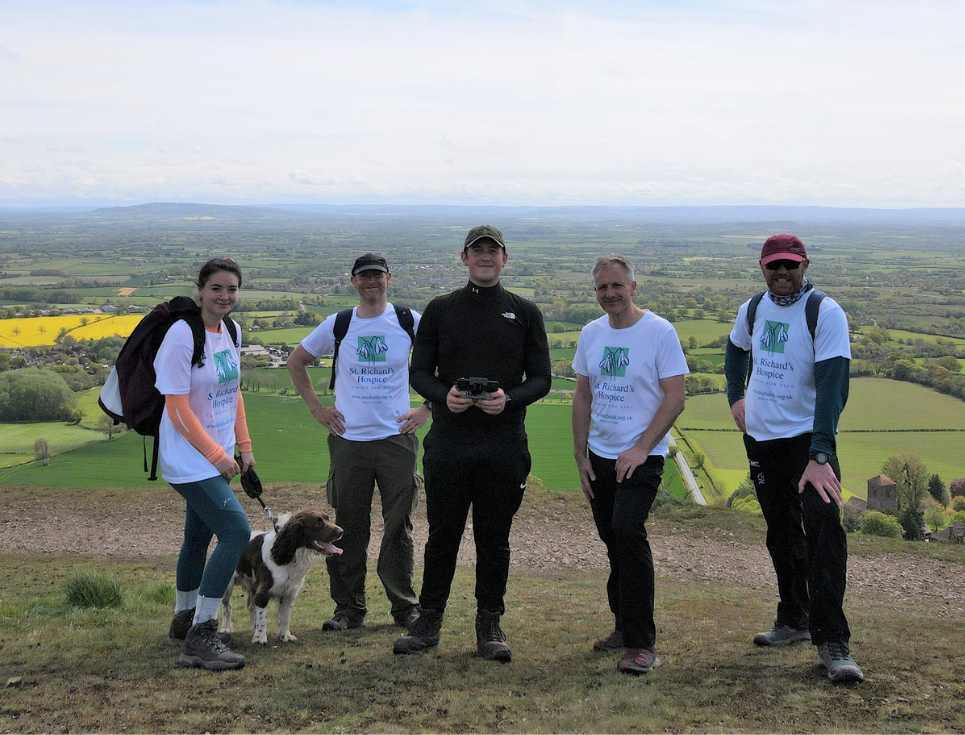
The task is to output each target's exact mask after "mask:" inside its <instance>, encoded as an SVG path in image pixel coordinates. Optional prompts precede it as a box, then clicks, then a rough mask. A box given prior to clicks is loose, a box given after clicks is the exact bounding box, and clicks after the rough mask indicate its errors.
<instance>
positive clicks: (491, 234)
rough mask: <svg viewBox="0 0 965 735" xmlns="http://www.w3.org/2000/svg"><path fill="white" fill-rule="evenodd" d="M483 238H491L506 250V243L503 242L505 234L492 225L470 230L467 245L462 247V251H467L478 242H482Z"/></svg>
mask: <svg viewBox="0 0 965 735" xmlns="http://www.w3.org/2000/svg"><path fill="white" fill-rule="evenodd" d="M483 238H489V239H490V240H492V241H493V242H495V243H496V244H497V245H499V247H501V248H502V249H503V250H505V249H506V241H505V240H503V233H502V232H500V231H499V230H497V229H496V228H495V227H493V226H492V225H479V226H478V227H473V228H472V229H471V230H469V234H468V235H466V243H465V244H464V245H463V246H462V249H463V250H465V249H466V248H468V247H469V246H470V245H472V244H473V243H474V242H476V240H482V239H483Z"/></svg>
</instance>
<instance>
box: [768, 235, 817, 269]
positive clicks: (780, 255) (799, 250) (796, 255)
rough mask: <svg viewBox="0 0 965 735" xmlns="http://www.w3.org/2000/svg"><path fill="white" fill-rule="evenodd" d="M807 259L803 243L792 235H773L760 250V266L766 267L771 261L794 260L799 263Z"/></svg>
mask: <svg viewBox="0 0 965 735" xmlns="http://www.w3.org/2000/svg"><path fill="white" fill-rule="evenodd" d="M807 257H808V254H807V252H806V251H805V250H804V243H803V242H801V241H800V239H798V238H797V237H796V236H794V235H773V236H771V237H769V238H767V240H766V241H765V242H764V247H763V248H761V265H767V264H768V263H770V262H771V261H772V260H795V261H797V262H798V263H800V262H801V261H802V260H804V259H805V258H807Z"/></svg>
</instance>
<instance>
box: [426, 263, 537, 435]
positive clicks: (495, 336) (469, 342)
mask: <svg viewBox="0 0 965 735" xmlns="http://www.w3.org/2000/svg"><path fill="white" fill-rule="evenodd" d="M473 377H478V378H488V379H489V380H498V381H499V387H500V388H502V389H503V390H504V391H505V393H506V394H507V395H508V396H509V398H510V399H511V402H510V404H509V406H508V407H507V408H506V410H505V411H503V412H502V413H500V414H499V415H497V416H490V415H489V414H486V413H484V412H483V411H482V410H481V409H479V408H477V407H475V406H473V407H472V408H470V409H469V410H467V411H465V412H463V413H458V414H454V413H452V412H451V411H450V410H449V408H448V407H447V406H446V395H447V394H448V393H449V389H450V388H451V387H452V386H453V385H455V383H456V381H457V380H458V379H459V378H473ZM409 382H410V384H411V385H412V387H413V388H414V389H415V391H416V392H417V393H419V395H421V396H422V397H423V398H425V399H427V400H428V401H430V402H431V403H432V430H433V431H443V432H446V434H447V437H448V438H451V439H452V440H454V441H459V442H474V441H478V440H480V439H484V438H485V437H487V436H490V435H492V434H493V433H494V432H496V433H499V434H504V433H505V434H504V435H507V436H508V435H511V434H514V433H518V432H521V431H523V420H524V418H525V416H526V406H528V405H529V404H531V403H534V402H536V401H538V400H539V399H540V398H542V397H543V396H545V395H546V394H547V393H548V392H549V389H550V385H551V376H550V355H549V346H548V344H547V340H546V328H545V327H544V326H543V315H542V314H541V313H540V310H539V308H538V307H537V306H536V304H534V303H533V302H532V301H528V300H526V299H524V298H523V297H521V296H517V295H516V294H514V293H512V292H510V291H507V290H506V289H505V288H503V287H502V285H501V284H496V285H495V286H491V287H489V288H483V287H481V286H477V285H475V284H473V283H472V282H469V283H468V284H467V285H466V286H465V287H464V288H461V289H459V290H458V291H453V292H452V293H450V294H446V295H445V296H438V297H436V298H435V299H433V300H432V301H431V302H429V305H428V306H427V307H426V310H425V312H424V313H423V314H422V319H421V321H420V322H419V331H418V332H417V333H416V339H415V346H414V349H413V351H412V363H411V366H410V367H409Z"/></svg>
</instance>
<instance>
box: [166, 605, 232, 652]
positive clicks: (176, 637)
mask: <svg viewBox="0 0 965 735" xmlns="http://www.w3.org/2000/svg"><path fill="white" fill-rule="evenodd" d="M192 625H194V608H191V609H190V610H182V611H181V612H179V613H178V614H177V615H175V616H174V618H173V619H172V620H171V627H170V628H168V643H170V644H171V645H172V646H183V645H184V637H185V636H186V635H187V634H188V631H189V630H191V626H192ZM218 635H219V636H220V638H221V642H222V643H224V644H225V645H226V646H230V645H231V633H218Z"/></svg>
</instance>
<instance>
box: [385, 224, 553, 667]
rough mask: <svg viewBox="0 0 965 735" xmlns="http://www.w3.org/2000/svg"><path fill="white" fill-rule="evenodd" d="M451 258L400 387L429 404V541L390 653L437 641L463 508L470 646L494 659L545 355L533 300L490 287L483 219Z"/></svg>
mask: <svg viewBox="0 0 965 735" xmlns="http://www.w3.org/2000/svg"><path fill="white" fill-rule="evenodd" d="M461 258H462V263H463V265H465V266H466V267H468V268H469V283H468V284H467V285H466V286H465V287H464V288H461V289H459V290H458V291H454V292H452V293H450V294H447V295H445V296H439V297H437V298H435V299H433V300H432V301H431V302H430V303H429V305H428V306H427V307H426V310H425V313H424V314H423V315H422V321H421V322H420V325H419V332H418V334H417V335H416V341H415V347H414V350H413V353H412V364H411V367H410V369H409V376H410V383H411V385H412V387H413V388H414V389H415V390H416V391H417V392H418V393H419V394H420V395H422V397H423V398H425V399H426V400H427V401H429V402H430V404H431V407H432V427H431V429H430V430H429V433H428V434H427V435H426V437H425V440H424V442H423V446H424V449H425V456H424V458H423V470H424V475H425V488H426V512H427V516H428V520H429V539H428V541H427V543H426V549H425V568H424V572H423V581H422V592H421V594H420V596H419V605H420V608H421V612H420V616H419V619H418V620H417V621H416V623H415V624H414V625H413V627H412V629H411V631H410V633H409V634H408V635H405V636H402V637H400V638H398V639H397V640H396V641H395V645H394V646H393V650H394V651H395V653H402V654H407V653H423V652H424V651H427V650H429V649H431V648H434V647H435V646H437V645H438V643H439V631H440V628H441V626H442V617H443V612H444V611H445V608H446V602H447V601H448V599H449V592H450V589H451V586H452V578H453V575H454V574H455V570H456V557H457V555H458V552H459V544H460V542H461V540H462V535H463V533H464V532H465V529H466V520H467V517H468V514H469V509H470V507H471V508H472V518H473V538H474V541H475V544H476V603H477V614H476V643H477V649H478V652H479V654H480V655H481V656H484V657H485V658H487V659H490V660H494V661H504V662H505V661H510V660H511V659H512V651H511V650H510V648H509V646H508V645H507V644H506V636H505V635H504V634H503V632H502V629H501V628H500V625H499V619H500V617H501V616H502V615H503V613H504V612H505V607H504V604H503V597H504V595H505V592H506V580H507V578H508V576H509V556H510V550H509V533H510V529H511V528H512V523H513V517H514V515H515V514H516V511H517V510H518V509H519V505H520V503H521V502H522V499H523V492H524V490H525V489H526V478H527V476H528V475H529V470H530V466H531V464H532V463H531V459H530V454H529V450H528V448H527V439H526V429H525V426H524V423H523V422H524V419H525V417H526V406H528V405H529V404H531V403H534V402H535V401H538V400H539V399H540V398H542V397H543V396H545V395H546V394H547V393H548V392H549V389H550V383H551V378H550V356H549V347H548V345H547V340H546V329H545V328H544V326H543V316H542V314H541V313H540V311H539V309H538V308H537V306H536V305H535V304H534V303H532V302H531V301H527V300H526V299H524V298H522V297H520V296H517V295H516V294H514V293H510V292H509V291H507V290H506V289H504V288H503V287H502V285H501V284H500V282H499V276H500V272H501V270H502V268H503V266H505V265H506V262H507V260H508V254H507V253H506V243H505V241H504V240H503V234H502V233H501V232H500V231H499V230H498V229H496V228H495V227H492V226H491V225H480V226H479V227H474V228H473V229H472V230H470V231H469V234H468V235H467V236H466V240H465V243H464V245H463V250H462V255H461ZM463 379H468V384H467V381H464V380H463ZM487 383H488V385H487Z"/></svg>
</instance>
